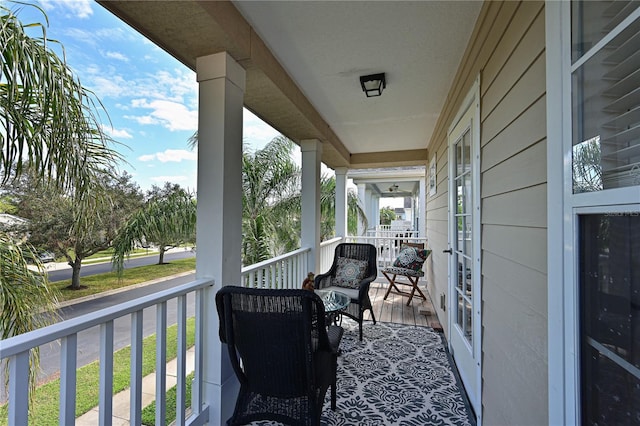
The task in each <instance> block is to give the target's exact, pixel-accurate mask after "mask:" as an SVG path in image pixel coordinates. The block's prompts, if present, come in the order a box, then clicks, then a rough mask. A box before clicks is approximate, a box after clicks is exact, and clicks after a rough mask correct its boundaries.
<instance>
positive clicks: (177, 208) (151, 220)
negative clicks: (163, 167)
mask: <svg viewBox="0 0 640 426" xmlns="http://www.w3.org/2000/svg"><path fill="white" fill-rule="evenodd" d="M154 188H155V190H152V191H151V193H152V195H151V196H150V197H149V199H148V201H147V202H146V203H145V205H144V206H143V207H142V208H141V209H139V210H138V211H137V212H135V213H134V214H133V215H132V216H131V217H130V218H129V220H128V221H127V222H126V223H125V224H124V226H123V227H122V228H121V229H120V231H119V232H118V235H117V236H116V238H115V239H114V241H113V250H114V252H113V257H112V259H111V262H112V263H113V265H114V269H116V270H117V271H118V273H122V270H123V265H124V261H125V258H126V257H127V256H128V255H129V253H131V252H132V251H133V250H134V249H135V248H136V246H139V245H145V244H149V243H151V244H154V245H156V246H157V247H158V249H159V250H160V255H159V257H158V264H159V265H162V264H163V263H164V253H165V252H166V251H167V250H168V249H170V248H173V247H177V246H179V245H180V244H183V243H191V242H194V241H195V236H196V200H195V198H194V197H193V196H192V195H191V194H190V193H188V192H187V191H185V190H184V189H182V188H180V186H179V185H175V186H172V185H171V184H169V183H167V184H165V187H164V189H169V191H168V192H163V191H162V190H161V189H160V188H158V187H156V186H154Z"/></svg>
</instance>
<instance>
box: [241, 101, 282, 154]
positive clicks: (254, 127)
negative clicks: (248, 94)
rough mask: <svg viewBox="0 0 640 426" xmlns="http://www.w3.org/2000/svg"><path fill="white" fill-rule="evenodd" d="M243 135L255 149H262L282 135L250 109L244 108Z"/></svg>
mask: <svg viewBox="0 0 640 426" xmlns="http://www.w3.org/2000/svg"><path fill="white" fill-rule="evenodd" d="M242 122H243V127H242V136H243V139H246V142H247V143H248V144H250V145H251V147H252V148H253V149H262V148H264V146H265V145H266V144H267V143H268V142H270V141H271V139H273V138H275V137H276V136H280V132H278V131H277V130H275V129H274V128H273V127H271V126H269V125H268V124H266V123H265V122H264V121H262V120H261V119H260V118H258V117H257V116H256V115H255V114H253V113H252V112H251V111H249V110H248V109H246V108H245V109H244V114H243V116H242Z"/></svg>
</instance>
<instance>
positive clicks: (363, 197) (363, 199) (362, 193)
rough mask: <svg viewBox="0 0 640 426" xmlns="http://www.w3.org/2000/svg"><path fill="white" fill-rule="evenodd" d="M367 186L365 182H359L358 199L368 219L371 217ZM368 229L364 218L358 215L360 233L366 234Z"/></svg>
mask: <svg viewBox="0 0 640 426" xmlns="http://www.w3.org/2000/svg"><path fill="white" fill-rule="evenodd" d="M366 193H367V186H366V185H365V184H364V183H359V184H358V201H359V202H360V205H361V206H362V210H364V214H365V216H366V217H367V220H368V219H369V211H368V210H369V207H368V206H367V194H366ZM366 232H367V229H366V227H365V225H364V223H362V219H360V217H358V235H364V234H366Z"/></svg>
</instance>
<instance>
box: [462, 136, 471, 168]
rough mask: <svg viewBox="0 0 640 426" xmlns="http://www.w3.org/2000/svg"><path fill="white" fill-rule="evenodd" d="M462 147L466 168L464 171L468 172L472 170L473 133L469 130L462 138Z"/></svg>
mask: <svg viewBox="0 0 640 426" xmlns="http://www.w3.org/2000/svg"><path fill="white" fill-rule="evenodd" d="M462 145H463V148H462V149H463V154H462V157H463V160H464V163H463V164H464V166H463V168H462V169H463V171H465V172H468V171H470V170H471V131H470V130H467V131H466V132H465V134H464V136H463V137H462Z"/></svg>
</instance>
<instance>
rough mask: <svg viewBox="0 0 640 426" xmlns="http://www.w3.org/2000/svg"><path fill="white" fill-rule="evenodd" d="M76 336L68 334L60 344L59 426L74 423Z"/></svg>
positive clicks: (69, 425)
mask: <svg viewBox="0 0 640 426" xmlns="http://www.w3.org/2000/svg"><path fill="white" fill-rule="evenodd" d="M77 358H78V335H77V334H70V335H69V336H67V337H63V338H62V339H61V342H60V419H59V422H58V424H59V425H60V426H73V425H74V424H75V423H76V368H77V367H76V366H77Z"/></svg>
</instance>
